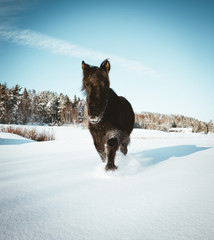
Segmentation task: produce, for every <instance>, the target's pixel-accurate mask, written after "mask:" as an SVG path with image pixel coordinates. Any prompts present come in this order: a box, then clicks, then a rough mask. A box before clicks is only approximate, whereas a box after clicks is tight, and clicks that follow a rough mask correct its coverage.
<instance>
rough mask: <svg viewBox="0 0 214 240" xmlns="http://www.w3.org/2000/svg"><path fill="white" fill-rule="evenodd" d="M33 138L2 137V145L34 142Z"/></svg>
mask: <svg viewBox="0 0 214 240" xmlns="http://www.w3.org/2000/svg"><path fill="white" fill-rule="evenodd" d="M32 142H33V141H32V140H28V139H10V138H0V146H1V145H20V144H25V143H32Z"/></svg>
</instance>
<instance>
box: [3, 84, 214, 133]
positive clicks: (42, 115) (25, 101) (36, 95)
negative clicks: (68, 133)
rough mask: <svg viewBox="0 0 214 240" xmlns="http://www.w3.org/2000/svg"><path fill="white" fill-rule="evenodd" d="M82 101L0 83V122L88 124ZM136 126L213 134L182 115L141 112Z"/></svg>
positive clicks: (212, 127) (213, 126)
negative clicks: (181, 129)
mask: <svg viewBox="0 0 214 240" xmlns="http://www.w3.org/2000/svg"><path fill="white" fill-rule="evenodd" d="M87 121H88V117H87V109H86V104H85V100H83V99H80V98H77V97H76V95H75V96H74V98H73V99H72V100H71V99H70V98H69V97H68V96H67V95H64V94H63V93H60V94H58V93H56V92H51V91H41V92H36V91H35V90H27V89H26V88H24V89H23V88H22V87H20V86H19V85H15V86H13V87H11V88H9V87H7V84H0V123H1V124H22V125H26V124H31V125H45V124H47V125H52V126H54V125H58V126H61V125H69V124H79V123H81V124H83V125H87ZM135 127H136V128H143V129H152V130H161V131H169V130H170V129H171V128H191V129H192V132H196V133H198V132H204V133H205V134H207V133H209V132H214V124H213V122H212V121H210V122H208V123H206V122H202V121H199V120H197V119H195V118H192V117H185V116H182V115H166V114H160V113H151V112H141V113H138V114H137V113H136V114H135Z"/></svg>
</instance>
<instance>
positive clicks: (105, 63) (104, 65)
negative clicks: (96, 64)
mask: <svg viewBox="0 0 214 240" xmlns="http://www.w3.org/2000/svg"><path fill="white" fill-rule="evenodd" d="M100 68H102V69H104V70H105V71H106V72H107V73H109V71H110V68H111V66H110V62H109V61H108V59H106V60H104V61H103V62H102V63H101V64H100Z"/></svg>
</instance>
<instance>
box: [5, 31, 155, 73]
mask: <svg viewBox="0 0 214 240" xmlns="http://www.w3.org/2000/svg"><path fill="white" fill-rule="evenodd" d="M0 39H2V40H6V41H10V42H13V43H16V44H19V45H24V46H28V47H34V48H37V49H43V50H48V51H50V52H52V53H54V54H60V55H64V56H68V57H75V58H82V59H93V60H98V61H102V60H103V59H105V58H109V59H110V60H111V62H112V63H116V64H118V65H120V66H122V67H124V68H126V69H129V70H131V71H135V72H137V73H138V74H139V75H150V76H154V75H155V72H154V70H153V69H152V68H151V67H149V66H147V65H145V64H143V63H141V62H138V61H132V60H128V59H125V58H121V57H119V56H116V55H108V54H105V53H102V52H98V51H94V50H90V49H86V48H83V47H80V46H78V45H75V44H72V43H70V42H67V41H64V40H61V39H57V38H53V37H50V36H47V35H45V34H42V33H39V32H35V31H32V30H21V29H17V28H3V27H2V28H0Z"/></svg>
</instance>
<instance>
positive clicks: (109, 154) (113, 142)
mask: <svg viewBox="0 0 214 240" xmlns="http://www.w3.org/2000/svg"><path fill="white" fill-rule="evenodd" d="M118 147H119V143H118V139H117V138H110V139H108V140H107V143H106V145H105V148H106V149H105V152H106V158H107V164H106V167H105V169H106V171H108V170H116V169H117V166H115V164H114V159H115V155H116V151H117V149H118Z"/></svg>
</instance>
